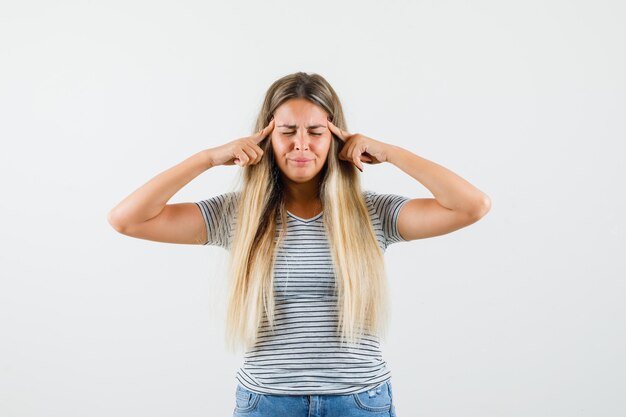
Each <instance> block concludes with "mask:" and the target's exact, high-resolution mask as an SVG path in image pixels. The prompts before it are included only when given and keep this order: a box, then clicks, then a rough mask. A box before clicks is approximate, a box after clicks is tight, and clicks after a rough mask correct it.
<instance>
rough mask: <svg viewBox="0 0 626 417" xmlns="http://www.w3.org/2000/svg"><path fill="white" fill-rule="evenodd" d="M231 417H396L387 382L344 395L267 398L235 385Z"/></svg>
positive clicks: (277, 396)
mask: <svg viewBox="0 0 626 417" xmlns="http://www.w3.org/2000/svg"><path fill="white" fill-rule="evenodd" d="M235 399H236V404H235V410H234V411H233V417H396V410H395V407H394V405H393V401H392V399H393V394H392V391H391V382H390V381H386V382H382V383H381V384H379V385H378V386H377V387H376V388H373V389H371V390H369V391H364V392H359V393H355V394H347V395H269V394H259V393H256V392H253V391H250V390H248V389H247V388H245V387H243V386H242V385H241V384H239V383H237V390H236V392H235Z"/></svg>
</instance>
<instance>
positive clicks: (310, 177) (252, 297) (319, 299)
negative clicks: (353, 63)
mask: <svg viewBox="0 0 626 417" xmlns="http://www.w3.org/2000/svg"><path fill="white" fill-rule="evenodd" d="M346 129H347V127H346V122H345V120H344V115H343V110H342V107H341V103H340V101H339V98H338V97H337V94H336V93H335V91H334V90H333V88H332V87H331V86H330V84H329V83H328V82H327V81H326V80H325V79H324V78H323V77H321V76H320V75H317V74H306V73H303V72H298V73H295V74H290V75H287V76H285V77H283V78H281V79H279V80H277V81H275V82H274V83H273V84H272V85H271V86H270V88H269V89H268V91H267V93H266V96H265V100H264V102H263V105H262V108H261V111H260V113H259V115H258V118H257V121H256V127H255V132H257V133H255V134H253V135H251V136H249V137H244V138H240V139H237V140H234V141H232V142H228V143H226V144H224V145H221V146H218V147H215V148H209V149H205V150H203V151H201V152H199V153H197V154H195V155H193V156H191V157H190V158H188V159H186V160H185V161H183V162H181V163H179V164H178V165H176V166H174V167H172V168H170V169H169V170H167V171H165V172H163V173H161V174H159V175H157V176H156V177H155V178H153V179H152V180H150V181H149V182H148V183H146V184H145V185H143V186H142V187H141V188H139V189H138V190H136V191H135V192H133V193H132V194H131V195H129V196H128V197H127V198H126V199H124V200H123V201H122V202H121V203H119V204H118V205H117V206H116V207H115V208H114V209H113V210H111V212H110V214H109V222H110V223H111V225H113V227H114V228H115V229H116V230H117V231H118V232H120V233H123V234H125V235H128V236H133V237H137V238H142V239H150V240H155V241H159V242H170V243H188V244H205V245H207V244H211V245H218V246H221V247H224V248H226V249H228V250H229V253H230V263H229V275H228V276H229V298H228V315H227V325H226V330H227V332H226V337H227V340H228V342H229V345H230V347H231V348H233V347H235V346H237V345H240V346H242V347H243V348H244V349H245V351H246V353H245V361H244V365H243V366H242V367H241V368H240V369H239V371H238V372H237V375H236V379H237V380H238V385H237V388H236V396H235V397H236V407H235V415H239V414H241V415H247V416H278V415H290V416H309V415H313V414H314V413H318V414H319V415H324V416H332V415H337V416H360V415H363V416H365V415H367V416H372V415H381V416H382V415H391V416H394V415H395V407H394V405H393V403H392V391H391V383H390V379H391V376H390V372H389V370H388V369H387V367H386V363H385V361H384V360H383V358H382V355H381V352H380V345H379V336H381V335H383V333H384V332H385V329H386V328H385V325H386V320H387V310H388V299H387V282H386V277H385V268H384V258H383V253H384V251H385V249H386V248H387V246H388V245H390V244H392V243H394V242H399V241H410V240H414V239H422V238H426V237H432V236H438V235H442V234H446V233H449V232H452V231H454V230H457V229H460V228H462V227H465V226H468V225H470V224H472V223H474V222H476V221H477V220H478V219H480V218H481V217H482V216H484V215H485V214H486V213H487V211H488V210H489V208H490V200H489V198H488V197H487V196H486V195H485V194H484V193H483V192H481V191H480V190H478V189H477V188H476V187H474V186H473V185H471V184H469V183H468V182H467V181H465V180H464V179H462V178H460V177H459V176H457V175H456V174H454V173H453V172H451V171H449V170H447V169H446V168H444V167H442V166H440V165H437V164H435V163H433V162H430V161H428V160H426V159H423V158H421V157H419V156H417V155H415V154H413V153H411V152H409V151H408V150H405V149H403V148H401V147H398V146H395V145H391V144H388V143H384V142H381V141H378V140H375V139H372V138H370V137H367V136H365V135H361V134H351V133H348V131H347V130H346ZM383 162H387V163H391V164H393V165H395V166H396V167H397V168H399V169H400V170H401V171H403V172H405V173H406V174H408V175H410V176H411V177H413V178H414V179H415V180H417V181H419V182H420V183H422V184H423V185H424V186H426V187H427V188H428V189H429V190H430V191H431V192H432V193H433V195H434V196H435V198H430V199H428V198H421V199H409V198H407V197H404V196H400V195H395V194H379V193H375V192H372V191H363V190H361V185H360V178H359V173H358V172H357V169H359V170H360V172H363V164H364V163H366V164H379V163H383ZM233 164H237V165H239V166H240V167H241V168H243V169H242V170H241V172H242V174H243V185H242V187H241V190H239V191H236V192H228V193H224V194H220V195H218V196H214V197H212V198H209V199H206V200H202V201H198V202H195V203H180V204H166V203H167V201H168V200H169V199H170V198H171V197H172V196H173V195H174V194H176V192H178V191H179V190H180V189H181V188H182V187H183V186H185V185H186V184H187V183H188V182H190V181H191V180H192V179H194V178H195V177H197V176H198V175H200V174H201V173H203V172H205V171H206V170H207V169H210V168H212V167H215V166H219V165H233ZM283 225H286V227H283ZM318 414H315V415H318Z"/></svg>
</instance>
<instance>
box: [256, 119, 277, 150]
mask: <svg viewBox="0 0 626 417" xmlns="http://www.w3.org/2000/svg"><path fill="white" fill-rule="evenodd" d="M272 130H274V118H272V120H270V122H269V123H268V124H267V126H265V127H264V128H263V130H261V131H260V132H258V133H257V134H256V135H255V137H254V141H255V143H257V144H258V143H259V142H261V141H262V140H263V139H265V138H266V137H267V135H269V134H270V133H271V132H272Z"/></svg>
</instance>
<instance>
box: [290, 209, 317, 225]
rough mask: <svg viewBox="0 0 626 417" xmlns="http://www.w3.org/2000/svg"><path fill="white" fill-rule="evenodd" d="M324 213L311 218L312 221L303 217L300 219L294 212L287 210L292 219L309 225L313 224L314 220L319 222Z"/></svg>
mask: <svg viewBox="0 0 626 417" xmlns="http://www.w3.org/2000/svg"><path fill="white" fill-rule="evenodd" d="M322 213H323V211H320V212H319V213H317V214H316V215H315V216H313V217H311V218H310V219H303V218H302V217H298V216H296V215H295V214H293V213H292V212H290V211H289V210H287V214H289V215H290V216H291V217H293V218H295V219H296V220H300V221H301V222H304V223H309V222H312V221H313V220H317V219H318V218H319V217H320V216H321V215H322Z"/></svg>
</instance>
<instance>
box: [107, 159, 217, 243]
mask: <svg viewBox="0 0 626 417" xmlns="http://www.w3.org/2000/svg"><path fill="white" fill-rule="evenodd" d="M212 167H213V162H212V153H211V149H205V150H203V151H200V152H198V153H196V154H194V155H192V156H190V157H189V158H187V159H185V160H184V161H182V162H180V163H178V164H177V165H175V166H173V167H172V168H169V169H168V170H166V171H164V172H161V173H160V174H158V175H157V176H155V177H154V178H152V179H151V180H150V181H148V182H147V183H146V184H144V185H143V186H141V187H140V188H138V189H137V190H135V191H133V192H132V193H131V194H130V195H128V196H127V197H126V198H124V199H123V200H122V201H121V202H120V203H119V204H117V205H116V206H115V207H114V208H113V209H111V211H109V213H108V216H107V220H108V221H109V223H110V224H111V226H113V228H114V229H115V230H117V231H118V232H120V233H122V234H125V235H128V236H131V237H137V238H140V239H147V240H154V241H159V242H167V243H189V244H202V243H203V242H204V241H206V238H207V234H206V227H205V224H204V219H203V218H202V214H201V213H200V211H199V210H198V207H197V206H196V205H195V204H194V203H179V204H167V202H168V201H169V200H170V198H172V196H173V195H174V194H176V193H177V192H178V191H179V190H180V189H181V188H183V187H184V186H185V185H187V184H188V183H189V182H190V181H191V180H193V179H194V178H196V177H197V176H198V175H200V174H202V173H203V172H205V171H206V170H208V169H210V168H212Z"/></svg>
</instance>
